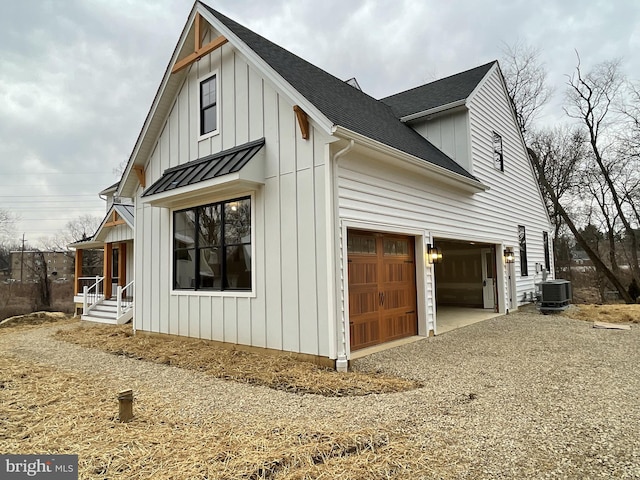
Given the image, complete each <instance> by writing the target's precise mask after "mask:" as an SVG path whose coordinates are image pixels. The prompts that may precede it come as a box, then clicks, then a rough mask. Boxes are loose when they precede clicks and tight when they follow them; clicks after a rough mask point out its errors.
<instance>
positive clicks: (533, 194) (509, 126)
mask: <svg viewBox="0 0 640 480" xmlns="http://www.w3.org/2000/svg"><path fill="white" fill-rule="evenodd" d="M468 107H469V116H470V117H469V118H470V122H469V124H470V127H471V145H472V152H473V164H474V175H475V176H476V177H477V178H478V179H479V180H480V181H481V182H483V183H484V184H485V185H487V186H489V187H490V188H491V190H490V191H489V192H488V196H489V197H490V198H491V203H492V204H493V205H494V207H493V208H494V209H495V210H496V213H499V214H500V217H502V220H501V222H502V223H503V224H505V225H508V232H506V233H505V234H504V236H503V237H502V238H503V239H504V241H505V244H506V245H509V246H513V247H514V251H515V275H516V290H517V298H518V304H519V305H520V304H523V303H525V294H526V295H530V294H531V293H532V292H534V291H535V284H536V283H538V282H540V281H542V272H541V271H539V272H536V264H539V265H542V267H543V268H544V244H543V232H548V233H549V239H550V240H549V241H550V242H551V237H552V234H551V232H552V227H551V224H550V222H549V217H548V215H547V211H546V207H545V205H544V200H543V199H542V194H541V193H540V189H539V187H538V183H537V180H536V177H535V174H534V171H533V167H532V166H531V163H530V161H529V158H528V157H527V153H526V150H525V148H524V145H523V143H522V139H521V136H520V132H519V130H518V127H517V125H516V123H515V119H514V117H513V113H512V110H511V106H510V104H509V99H508V97H507V95H506V93H505V90H504V86H503V83H502V79H501V76H500V72H499V70H498V68H497V67H496V66H494V67H493V68H492V69H491V70H490V71H489V72H488V73H487V76H486V77H485V78H484V79H483V81H482V82H481V84H480V85H479V87H478V88H477V89H476V91H475V92H474V94H473V95H472V96H471V98H470V99H469V101H468ZM493 132H496V133H498V134H499V135H500V136H501V137H502V148H503V158H504V172H500V171H498V170H497V169H495V168H494V166H493ZM518 225H523V226H524V227H525V230H526V241H527V242H526V243H527V263H528V271H529V275H528V276H522V275H521V265H520V254H519V252H520V248H519V242H518ZM549 251H550V260H551V266H550V267H551V269H550V270H551V275H553V254H552V251H553V250H552V245H551V243H550V244H549Z"/></svg>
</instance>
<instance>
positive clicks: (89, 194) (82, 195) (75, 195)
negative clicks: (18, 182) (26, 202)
mask: <svg viewBox="0 0 640 480" xmlns="http://www.w3.org/2000/svg"><path fill="white" fill-rule="evenodd" d="M95 196H97V194H95V193H69V194H55V195H52V194H46V195H0V197H7V198H21V197H24V198H34V197H36V198H45V197H46V198H49V197H95Z"/></svg>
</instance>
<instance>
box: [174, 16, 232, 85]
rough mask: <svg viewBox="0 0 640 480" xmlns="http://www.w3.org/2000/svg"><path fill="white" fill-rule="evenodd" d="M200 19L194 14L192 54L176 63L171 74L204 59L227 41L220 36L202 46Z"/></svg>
mask: <svg viewBox="0 0 640 480" xmlns="http://www.w3.org/2000/svg"><path fill="white" fill-rule="evenodd" d="M201 18H202V17H201V16H200V14H199V13H196V19H195V29H196V31H195V37H196V38H195V45H194V48H193V53H191V54H189V55H187V56H186V57H184V58H183V59H182V60H180V61H178V62H176V63H175V65H174V66H173V68H172V69H171V73H177V72H179V71H180V70H183V69H185V68H187V67H188V66H189V65H191V64H192V63H193V62H195V61H198V60H200V59H201V58H202V57H204V56H205V55H207V54H208V53H211V52H213V51H214V50H215V49H217V48H220V47H221V46H222V45H224V44H225V43H227V42H228V41H229V40H227V39H226V38H225V37H223V36H222V35H220V36H219V37H217V38H215V39H213V40H211V41H210V42H209V43H207V44H206V45H204V46H203V45H202V33H201V28H200V21H201Z"/></svg>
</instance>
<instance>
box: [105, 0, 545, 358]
mask: <svg viewBox="0 0 640 480" xmlns="http://www.w3.org/2000/svg"><path fill="white" fill-rule="evenodd" d="M430 85H431V87H429V86H425V87H429V88H432V90H429V88H426V89H425V91H424V92H422V91H420V89H415V90H412V91H409V92H403V93H401V94H398V95H397V96H393V97H389V98H387V99H382V100H376V99H373V98H372V97H369V96H368V95H366V94H365V93H363V92H361V91H359V90H358V89H357V88H355V87H354V86H352V85H351V84H347V83H346V82H342V81H340V80H338V79H336V78H335V77H332V76H331V75H329V74H327V73H326V72H323V71H322V70H320V69H318V68H316V67H314V66H313V65H310V64H308V63H307V62H305V61H304V60H302V59H300V58H298V57H295V56H294V55H292V54H291V53H289V52H287V51H286V50H284V49H281V48H280V47H277V46H276V45H274V44H272V43H271V42H269V41H268V40H266V39H264V38H262V37H260V36H258V35H257V34H255V33H254V32H251V31H250V30H248V29H246V28H245V27H243V26H241V25H239V24H237V23H235V22H234V21H232V20H230V19H228V18H227V17H224V16H223V15H221V14H220V13H219V12H216V11H215V10H213V9H211V8H209V7H207V6H206V5H204V4H202V3H200V2H196V3H195V5H194V7H193V10H192V12H191V14H190V16H189V19H188V21H187V24H186V26H185V28H184V30H183V33H182V35H181V37H180V40H179V42H178V45H177V47H176V50H175V52H174V54H173V56H172V58H171V61H170V63H169V67H168V69H167V72H166V74H165V76H164V78H163V80H162V83H161V85H160V89H159V91H158V93H157V95H156V98H155V100H154V102H153V105H152V107H151V110H150V112H149V115H148V117H147V119H146V121H145V124H144V125H143V128H142V132H141V134H140V136H139V138H138V141H137V143H136V145H135V147H134V151H133V153H132V155H131V158H130V160H129V163H128V165H127V168H126V170H125V173H124V175H123V177H122V180H121V181H120V183H119V186H118V190H117V193H116V196H118V197H129V198H132V199H133V203H134V205H135V226H134V243H135V247H136V248H135V260H134V262H135V265H134V272H135V273H134V277H135V295H134V314H133V322H134V327H135V329H136V330H141V331H146V332H156V333H163V334H173V335H185V336H191V337H197V338H205V339H212V340H217V341H221V342H228V343H234V344H242V345H249V346H253V347H263V348H268V349H274V350H283V351H288V352H296V353H300V354H309V355H313V356H317V357H323V358H328V359H332V360H335V361H336V366H337V368H339V369H343V368H346V365H347V362H348V360H349V359H350V358H351V355H352V353H353V352H354V351H356V350H359V349H363V348H366V347H368V346H372V345H377V344H380V343H385V342H388V341H389V340H393V339H396V338H402V337H407V336H413V335H422V336H426V335H429V334H432V333H437V326H438V323H437V318H438V315H437V311H438V308H446V305H462V306H467V307H469V308H487V309H489V310H491V311H495V312H500V313H506V312H508V311H509V310H514V309H517V308H518V306H519V305H521V304H523V303H525V302H528V301H530V298H531V295H532V292H533V291H534V289H535V283H536V282H538V281H540V280H541V279H542V269H543V268H545V267H546V268H547V269H548V270H550V271H553V266H552V265H551V261H552V259H551V258H550V257H549V253H548V252H549V251H550V245H548V240H547V247H546V248H547V250H546V251H547V255H546V261H545V246H544V242H543V232H547V238H548V232H550V231H551V227H550V223H549V219H548V217H547V214H546V211H545V207H544V203H543V201H542V198H541V195H540V192H539V190H538V187H537V184H536V181H535V177H534V175H533V172H532V170H531V167H530V164H529V161H528V159H527V155H526V151H525V148H524V144H523V141H522V138H521V136H520V133H519V130H518V128H517V126H516V123H515V120H514V116H513V112H512V109H511V106H510V104H509V101H508V98H507V96H506V93H505V88H504V82H503V79H502V75H501V73H500V70H499V67H498V64H497V63H496V62H493V63H491V64H487V65H484V66H482V67H478V68H477V69H473V70H470V71H469V72H463V73H462V74H460V76H454V77H449V79H443V80H441V81H439V82H434V84H430ZM450 87H451V88H450ZM433 88H435V90H433ZM430 91H431V92H432V93H433V92H435V93H434V96H435V97H438V95H440V94H442V92H445V94H444V95H440V96H439V97H438V98H435V99H434V98H430V100H429V101H427V102H422V103H421V102H420V101H417V102H416V101H415V100H416V98H418V99H419V98H420V97H421V96H422V97H424V96H425V95H426V96H427V97H430V93H429V92H430ZM447 92H448V93H447ZM423 93H424V95H423ZM435 94H438V95H435ZM407 105H408V106H407ZM522 227H524V228H522ZM523 229H524V233H525V235H526V267H527V268H526V270H525V268H524V265H525V264H523V263H521V260H522V261H524V260H525V258H524V256H522V258H521V255H520V250H521V249H520V247H521V245H522V246H525V242H524V241H523V242H522V243H521V242H520V241H519V232H520V233H522V231H523ZM523 240H524V239H523ZM429 246H431V247H438V248H440V250H441V252H442V255H443V261H442V263H440V264H438V265H432V264H430V263H429V262H428V261H427V253H428V248H429ZM507 248H510V249H513V251H514V253H515V262H514V263H506V262H505V257H504V255H503V252H504V251H505V249H507ZM132 250H133V249H132ZM538 266H541V267H538ZM483 284H484V285H483ZM439 285H442V288H441V289H440V291H439V290H438V289H439V288H440V287H439Z"/></svg>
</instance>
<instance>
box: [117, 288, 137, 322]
mask: <svg viewBox="0 0 640 480" xmlns="http://www.w3.org/2000/svg"><path fill="white" fill-rule="evenodd" d="M132 309H133V280H132V281H130V282H129V283H128V284H126V285H125V286H124V287H122V286H120V285H118V289H117V295H116V321H117V323H118V324H122V323H126V322H128V321H129V319H130V318H131V313H133V312H132V311H131V310H132Z"/></svg>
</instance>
